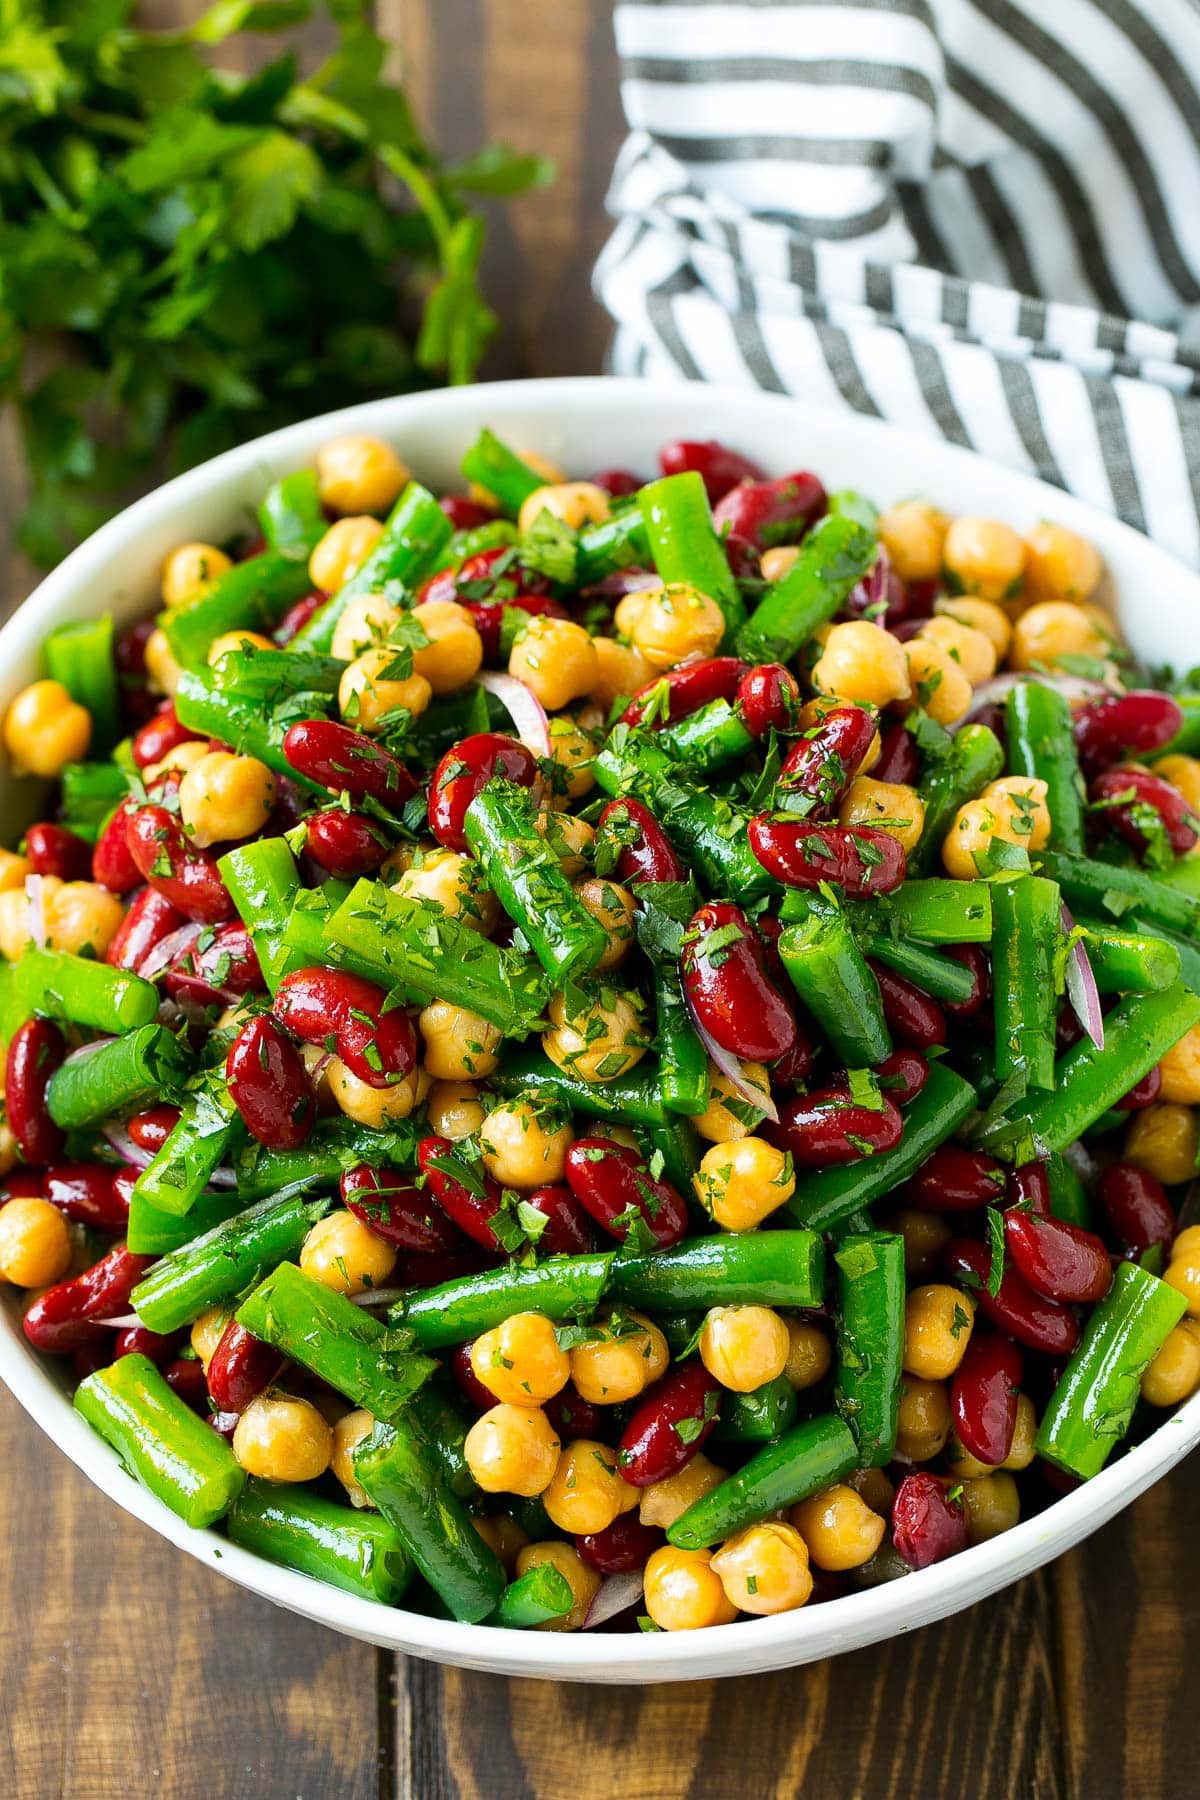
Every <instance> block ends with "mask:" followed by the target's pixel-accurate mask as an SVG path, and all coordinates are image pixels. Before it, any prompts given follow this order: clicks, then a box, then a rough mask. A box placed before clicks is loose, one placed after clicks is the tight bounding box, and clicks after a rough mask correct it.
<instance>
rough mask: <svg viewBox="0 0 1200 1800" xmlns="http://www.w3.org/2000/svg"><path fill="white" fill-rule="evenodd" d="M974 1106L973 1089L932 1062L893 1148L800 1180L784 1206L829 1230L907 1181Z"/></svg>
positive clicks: (816, 1228) (804, 1220)
mask: <svg viewBox="0 0 1200 1800" xmlns="http://www.w3.org/2000/svg"><path fill="white" fill-rule="evenodd" d="M974 1110H975V1090H974V1088H973V1087H972V1086H971V1084H970V1082H968V1081H964V1080H963V1079H962V1077H961V1076H960V1075H956V1074H955V1073H954V1071H953V1070H952V1069H948V1068H946V1066H945V1065H944V1064H943V1063H940V1062H935V1063H933V1064H931V1066H930V1070H929V1075H928V1077H927V1079H926V1082H925V1086H924V1087H923V1088H922V1089H921V1092H920V1093H919V1094H918V1095H917V1097H916V1099H915V1100H910V1101H909V1103H908V1105H907V1106H906V1107H905V1108H904V1136H903V1137H902V1138H901V1139H900V1142H899V1143H898V1144H897V1145H896V1147H895V1149H894V1150H879V1151H876V1153H875V1155H874V1156H864V1157H863V1159H862V1161H861V1162H856V1163H845V1164H843V1165H842V1166H841V1167H840V1168H830V1169H821V1170H820V1171H819V1172H818V1173H817V1174H815V1175H806V1176H804V1177H803V1178H802V1180H801V1182H800V1184H799V1186H798V1187H797V1189H796V1192H795V1193H794V1194H793V1196H792V1198H791V1199H790V1200H789V1201H788V1203H787V1205H786V1207H784V1208H783V1209H782V1210H783V1211H784V1212H786V1213H788V1214H789V1215H790V1216H791V1218H793V1219H795V1220H796V1221H797V1223H798V1224H801V1225H808V1226H810V1227H811V1228H812V1230H814V1231H830V1230H833V1229H834V1228H836V1226H837V1225H838V1224H839V1223H840V1222H841V1221H842V1220H843V1219H848V1218H849V1217H850V1215H851V1214H852V1213H854V1212H857V1210H858V1209H859V1207H864V1206H870V1205H871V1203H872V1202H873V1201H875V1200H879V1199H881V1198H882V1197H883V1195H884V1194H890V1193H891V1191H892V1189H893V1188H896V1187H899V1185H900V1183H901V1182H902V1181H907V1180H908V1178H909V1176H910V1175H912V1174H914V1173H915V1171H916V1170H917V1169H918V1168H919V1167H920V1165H921V1164H922V1163H923V1162H924V1161H925V1158H926V1157H927V1156H930V1155H931V1154H932V1153H933V1151H935V1150H936V1149H937V1147H938V1145H939V1144H944V1143H945V1142H946V1140H947V1138H949V1137H952V1136H953V1135H954V1133H955V1132H956V1131H957V1130H958V1128H959V1126H960V1125H961V1124H962V1123H963V1122H964V1120H965V1119H967V1118H968V1117H969V1116H970V1114H971V1113H972V1112H973V1111H974Z"/></svg>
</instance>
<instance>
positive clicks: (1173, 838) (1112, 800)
mask: <svg viewBox="0 0 1200 1800" xmlns="http://www.w3.org/2000/svg"><path fill="white" fill-rule="evenodd" d="M1123 795H1128V796H1129V802H1128V804H1126V805H1122V804H1117V802H1119V800H1120V798H1121V796H1123ZM1088 799H1089V800H1090V801H1091V803H1092V805H1093V806H1096V805H1099V804H1100V803H1101V802H1105V803H1108V804H1106V805H1105V810H1104V812H1103V814H1102V815H1101V816H1102V817H1103V818H1104V819H1106V820H1107V821H1108V823H1109V824H1110V825H1111V826H1112V828H1113V830H1114V831H1116V832H1118V833H1119V835H1120V836H1121V837H1123V838H1124V839H1125V842H1126V843H1127V844H1132V845H1133V847H1134V849H1135V850H1144V849H1146V847H1147V845H1148V842H1149V840H1148V839H1147V837H1146V834H1145V832H1144V831H1143V830H1142V828H1141V826H1140V825H1139V824H1138V820H1137V814H1136V810H1135V809H1136V808H1138V807H1142V806H1152V807H1153V808H1154V810H1155V812H1156V813H1157V814H1158V816H1159V818H1160V819H1161V820H1162V823H1163V829H1164V830H1165V831H1166V834H1167V840H1168V842H1169V843H1170V846H1171V848H1172V850H1173V851H1174V852H1175V854H1176V856H1183V855H1185V854H1186V853H1187V851H1189V850H1190V849H1191V848H1192V846H1193V845H1194V844H1195V843H1196V840H1197V832H1196V828H1195V826H1194V825H1193V824H1192V823H1191V820H1192V811H1191V808H1190V807H1189V806H1188V803H1187V801H1186V800H1185V799H1184V797H1183V795H1182V794H1181V793H1180V792H1179V789H1178V788H1173V787H1172V786H1171V784H1170V782H1169V781H1164V780H1163V779H1162V777H1161V776H1159V775H1151V774H1148V773H1147V771H1146V770H1145V769H1109V771H1108V773H1107V774H1105V775H1097V776H1096V778H1095V780H1094V781H1093V782H1092V783H1091V785H1090V787H1089V788H1088Z"/></svg>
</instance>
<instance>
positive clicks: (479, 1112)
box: [425, 1081, 484, 1144]
mask: <svg viewBox="0 0 1200 1800" xmlns="http://www.w3.org/2000/svg"><path fill="white" fill-rule="evenodd" d="M425 1110H426V1112H427V1113H428V1114H429V1129H430V1131H432V1132H435V1133H436V1134H437V1136H438V1137H444V1138H449V1139H450V1141H451V1143H453V1144H456V1143H457V1142H458V1140H459V1139H460V1138H465V1137H470V1136H471V1135H472V1133H473V1132H476V1131H478V1130H479V1127H480V1126H481V1125H482V1124H483V1117H484V1114H483V1103H482V1101H481V1100H480V1098H479V1089H478V1088H477V1087H476V1086H475V1084H474V1082H472V1081H435V1082H434V1084H433V1086H432V1087H431V1088H430V1090H429V1098H428V1099H427V1100H426V1102H425Z"/></svg>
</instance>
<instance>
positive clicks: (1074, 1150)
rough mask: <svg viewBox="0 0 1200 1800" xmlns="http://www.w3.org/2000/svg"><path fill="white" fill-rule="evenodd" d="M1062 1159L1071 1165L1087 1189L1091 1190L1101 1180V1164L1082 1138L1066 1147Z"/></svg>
mask: <svg viewBox="0 0 1200 1800" xmlns="http://www.w3.org/2000/svg"><path fill="white" fill-rule="evenodd" d="M1062 1159H1063V1161H1064V1162H1065V1163H1069V1164H1070V1165H1071V1167H1072V1168H1073V1169H1074V1171H1075V1173H1076V1174H1077V1175H1078V1177H1079V1179H1080V1181H1082V1182H1083V1184H1084V1186H1085V1187H1089V1188H1090V1187H1092V1186H1094V1185H1095V1183H1096V1182H1097V1181H1098V1180H1099V1178H1100V1170H1101V1164H1100V1163H1098V1162H1097V1161H1096V1158H1095V1157H1094V1156H1093V1155H1092V1153H1091V1151H1090V1150H1089V1149H1088V1147H1087V1145H1086V1144H1085V1143H1084V1142H1083V1139H1082V1138H1080V1139H1078V1140H1077V1141H1076V1142H1075V1143H1073V1144H1068V1145H1067V1146H1066V1148H1065V1149H1064V1150H1063V1152H1062Z"/></svg>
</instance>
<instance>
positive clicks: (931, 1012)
mask: <svg viewBox="0 0 1200 1800" xmlns="http://www.w3.org/2000/svg"><path fill="white" fill-rule="evenodd" d="M868 962H869V964H870V968H871V970H872V972H873V974H874V976H875V979H876V981H877V982H878V983H879V992H880V994H881V995H882V997H883V1016H884V1018H885V1019H886V1020H887V1022H888V1026H889V1028H890V1029H891V1031H892V1032H893V1034H894V1035H895V1036H896V1037H898V1038H902V1039H903V1040H904V1042H905V1043H906V1044H911V1045H912V1047H913V1049H914V1050H932V1048H933V1046H934V1045H935V1044H944V1043H945V1041H946V1015H945V1013H944V1012H943V1011H942V1009H941V1007H940V1006H939V1005H938V1003H937V1001H936V1000H934V999H932V998H931V997H930V995H928V994H925V993H922V991H921V989H920V988H919V987H916V986H915V985H914V984H913V983H912V982H911V981H906V980H905V978H904V976H903V975H897V974H896V971H895V970H894V969H889V968H887V967H885V965H884V964H883V963H877V962H874V961H871V959H870V958H868Z"/></svg>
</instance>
